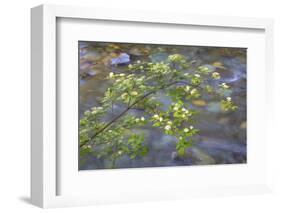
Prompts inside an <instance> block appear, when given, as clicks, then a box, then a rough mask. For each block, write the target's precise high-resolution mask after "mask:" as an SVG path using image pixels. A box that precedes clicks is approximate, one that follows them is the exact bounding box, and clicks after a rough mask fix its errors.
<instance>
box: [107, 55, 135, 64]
mask: <svg viewBox="0 0 281 213" xmlns="http://www.w3.org/2000/svg"><path fill="white" fill-rule="evenodd" d="M129 62H130V56H129V55H128V54H127V53H121V54H120V55H119V56H118V57H116V58H112V59H111V60H110V65H122V64H127V63H129Z"/></svg>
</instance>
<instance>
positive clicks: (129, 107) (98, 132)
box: [80, 81, 182, 147]
mask: <svg viewBox="0 0 281 213" xmlns="http://www.w3.org/2000/svg"><path fill="white" fill-rule="evenodd" d="M177 83H182V82H181V81H175V82H172V83H170V84H167V85H164V86H162V87H160V88H159V89H156V90H153V91H151V92H149V93H147V94H145V95H143V96H142V97H140V98H139V99H137V100H136V101H135V102H134V103H132V104H131V105H130V106H128V107H127V108H126V109H125V110H124V111H123V112H122V113H120V114H119V115H117V116H116V117H115V118H113V119H112V120H111V121H110V122H109V123H107V124H106V125H105V126H104V127H102V128H101V129H100V130H98V131H97V132H96V133H95V134H94V135H93V136H92V137H91V138H90V140H93V139H94V138H95V137H96V136H98V135H99V134H100V133H102V132H103V131H104V130H105V129H106V128H108V127H109V126H111V125H112V124H113V123H114V122H116V121H117V120H118V119H119V118H120V117H122V116H123V115H124V114H126V113H127V112H128V111H129V110H130V109H133V107H134V106H135V105H137V104H138V103H139V102H140V101H142V100H143V99H145V98H147V97H148V96H150V95H152V94H154V93H156V92H158V91H160V90H162V89H166V88H168V87H170V86H172V85H174V84H177ZM85 144H86V143H84V144H80V147H82V146H84V145H85Z"/></svg>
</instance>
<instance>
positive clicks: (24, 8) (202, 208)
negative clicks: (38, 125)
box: [0, 0, 281, 213]
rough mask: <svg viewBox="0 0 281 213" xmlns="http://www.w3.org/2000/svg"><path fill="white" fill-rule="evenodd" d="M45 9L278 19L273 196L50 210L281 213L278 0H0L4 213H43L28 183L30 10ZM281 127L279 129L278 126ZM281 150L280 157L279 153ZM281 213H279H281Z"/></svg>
mask: <svg viewBox="0 0 281 213" xmlns="http://www.w3.org/2000/svg"><path fill="white" fill-rule="evenodd" d="M42 3H55V4H71V5H77V4H78V5H80V6H98V7H111V8H116V9H118V8H123V9H140V10H154V11H167V12H171V11H172V12H174V13H176V12H186V13H192V14H216V15H231V16H251V17H269V18H274V19H275V50H274V51H275V76H274V83H275V90H274V91H272V92H274V93H275V95H276V97H277V99H276V101H275V109H276V111H275V113H276V116H275V126H276V129H275V130H274V132H275V133H274V134H275V141H271V142H272V146H273V147H274V152H273V153H272V156H273V163H274V164H273V165H272V168H273V169H274V171H275V172H274V174H275V177H274V179H275V187H274V189H275V190H274V193H273V194H271V195H259V196H242V197H225V198H202V199H191V200H183V201H170V202H156V203H139V204H122V205H121V204H119V205H108V206H94V207H80V208H71V209H50V210H47V211H50V212H63V211H67V212H77V211H83V212H101V213H103V212H116V213H117V212H124V213H127V212H130V213H131V212H136V213H138V212H164V213H165V212H169V213H171V212H205V213H206V212H216V213H219V212H227V213H232V212H235V213H237V212H241V211H242V212H255V213H258V212H280V210H281V205H280V200H281V181H280V180H281V166H280V163H279V162H281V154H280V153H279V152H280V151H281V145H280V144H281V138H280V136H279V135H280V134H279V131H280V130H281V125H280V124H279V119H280V118H281V116H280V114H281V113H280V112H279V111H280V110H279V111H278V110H277V109H280V108H281V103H280V99H281V94H280V91H281V90H280V88H281V86H280V85H278V83H279V84H281V74H280V73H281V72H280V69H281V62H280V60H279V58H280V56H281V49H280V48H281V45H280V44H281V13H280V8H281V5H279V3H280V1H278V0H276V1H274V0H259V1H257V0H256V1H254V0H252V1H251V0H232V1H226V0H211V1H210V0H192V1H190V0H182V1H181V0H172V1H164V0H154V1H153V0H138V1H133V0H102V1H98V0H80V1H79V2H78V1H77V2H76V1H74V0H56V1H48V0H45V1H39V0H8V1H5V0H2V1H1V6H0V16H1V18H0V23H1V24H0V27H1V28H0V38H1V39H0V42H1V43H0V44H1V45H0V62H1V65H0V70H1V77H0V94H1V103H0V124H1V128H0V136H1V140H0V143H1V148H0V164H1V167H0V168H1V171H0V212H39V211H40V209H39V208H36V207H34V206H32V205H30V204H29V187H30V184H29V178H30V175H29V173H30V166H29V164H30V156H29V153H30V152H29V149H30V134H29V132H30V127H29V125H30V119H29V117H30V112H29V107H30V104H29V102H30V95H29V93H30V38H29V37H30V10H29V9H30V8H31V7H33V6H37V5H39V4H42ZM278 125H280V126H278ZM279 129H280V130H279ZM279 150H280V151H279ZM278 210H279V211H278Z"/></svg>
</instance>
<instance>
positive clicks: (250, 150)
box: [31, 5, 273, 207]
mask: <svg viewBox="0 0 281 213" xmlns="http://www.w3.org/2000/svg"><path fill="white" fill-rule="evenodd" d="M272 30H273V24H272V20H269V19H256V18H238V17H216V16H195V15H188V14H164V13H163V14H162V13H161V12H157V13H151V12H147V11H113V10H112V11H110V12H109V11H105V10H102V9H99V8H83V7H81V8H80V7H66V6H52V5H43V6H39V7H36V8H33V9H32V38H31V39H32V147H31V153H32V162H31V168H32V173H31V177H32V180H31V183H32V184H31V185H32V187H31V199H32V203H34V204H35V205H38V206H40V207H57V206H74V205H90V204H99V203H116V202H139V201H144V200H165V199H179V198H181V199H182V198H187V197H194V196H206V195H232V194H251V193H262V192H269V191H270V177H271V175H270V169H269V167H270V166H269V165H268V164H269V162H270V161H269V159H268V154H267V153H268V150H270V148H268V147H269V146H270V144H269V142H270V134H269V132H270V125H272V124H271V122H270V119H271V116H270V113H271V112H270V110H268V109H270V108H271V104H272V96H271V95H270V89H271V87H272V85H271V84H269V79H270V78H272V77H273V72H272V71H273V68H272V66H273V65H272V64H273V63H272V53H273V50H272V47H273V41H272ZM265 109H267V110H265Z"/></svg>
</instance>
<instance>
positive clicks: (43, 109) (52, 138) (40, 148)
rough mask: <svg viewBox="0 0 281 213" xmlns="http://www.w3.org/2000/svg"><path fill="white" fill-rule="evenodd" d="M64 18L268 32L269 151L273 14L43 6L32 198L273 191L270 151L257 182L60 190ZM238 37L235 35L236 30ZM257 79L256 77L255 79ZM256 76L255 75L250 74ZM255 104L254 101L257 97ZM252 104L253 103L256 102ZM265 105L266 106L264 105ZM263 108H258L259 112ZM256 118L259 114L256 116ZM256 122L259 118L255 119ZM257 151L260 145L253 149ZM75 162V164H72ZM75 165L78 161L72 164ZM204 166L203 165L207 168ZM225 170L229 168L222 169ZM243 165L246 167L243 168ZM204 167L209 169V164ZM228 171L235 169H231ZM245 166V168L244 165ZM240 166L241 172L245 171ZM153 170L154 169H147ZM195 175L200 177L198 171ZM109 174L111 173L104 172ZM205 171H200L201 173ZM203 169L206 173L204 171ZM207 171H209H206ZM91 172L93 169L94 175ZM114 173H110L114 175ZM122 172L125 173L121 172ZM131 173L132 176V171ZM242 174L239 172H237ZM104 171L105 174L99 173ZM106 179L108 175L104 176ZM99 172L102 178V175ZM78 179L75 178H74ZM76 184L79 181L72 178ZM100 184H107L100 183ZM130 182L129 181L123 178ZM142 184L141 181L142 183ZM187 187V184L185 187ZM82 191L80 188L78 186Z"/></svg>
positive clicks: (51, 202) (76, 200)
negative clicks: (89, 191)
mask: <svg viewBox="0 0 281 213" xmlns="http://www.w3.org/2000/svg"><path fill="white" fill-rule="evenodd" d="M60 18H63V19H69V20H73V19H78V20H88V21H91V20H100V21H101V22H102V21H118V22H119V24H120V23H121V24H122V22H124V23H125V22H134V23H153V24H154V25H162V26H167V27H166V28H169V27H172V26H179V25H180V26H183V27H184V26H199V27H206V28H212V29H215V28H226V29H227V30H228V31H230V32H231V30H240V29H250V30H251V29H253V30H258V31H262V32H263V37H262V42H264V54H262V61H263V62H264V63H263V65H264V67H262V68H261V70H262V71H261V72H262V73H261V74H262V75H264V76H265V77H266V78H258V77H257V79H258V80H256V81H257V82H258V81H259V82H264V84H265V87H262V89H260V91H261V93H262V94H264V99H263V100H264V103H263V104H262V106H261V107H267V109H268V110H267V111H268V113H267V114H266V115H264V117H263V118H262V119H263V122H264V126H265V129H266V130H267V131H266V133H267V134H265V135H264V144H263V145H264V146H266V148H267V150H270V148H269V146H270V143H269V142H270V134H269V133H270V125H272V122H271V116H272V114H271V113H272V111H271V110H270V108H271V107H272V101H273V97H272V95H271V94H270V91H271V89H272V87H273V85H272V83H270V79H272V78H273V61H272V60H273V59H272V58H273V21H272V20H271V19H257V18H241V17H217V16H203V15H188V14H173V13H169V14H166V13H160V12H157V13H156V12H148V11H121V10H118V11H117V10H110V9H101V8H85V7H74V6H54V5H41V6H38V7H35V8H32V10H31V26H32V29H31V41H32V46H31V54H32V63H31V65H32V66H31V68H32V88H31V89H32V91H31V93H32V94H31V97H32V103H31V112H32V118H31V124H32V125H31V131H32V134H31V136H32V137H31V139H32V141H31V201H32V203H33V204H35V205H37V206H40V207H43V208H49V207H62V206H76V205H92V204H99V203H116V202H129V201H132V202H137V201H143V200H165V199H178V198H187V197H198V196H208V195H219V196H220V195H233V194H238V195H240V194H252V193H263V192H269V191H270V186H271V183H270V180H271V172H270V169H269V168H270V165H269V164H270V160H268V159H269V158H268V156H269V155H268V152H267V155H265V154H264V153H263V156H264V159H263V160H264V161H265V162H266V163H265V165H264V166H263V167H262V168H261V169H260V170H259V171H258V172H259V173H264V178H262V179H258V181H256V182H255V181H254V183H253V184H249V183H248V182H239V181H238V182H233V184H231V185H229V184H224V185H223V184H222V185H217V186H212V185H210V186H209V187H207V186H204V187H200V185H199V183H196V182H194V183H193V185H194V187H193V188H190V187H189V188H188V187H187V189H189V190H180V189H179V188H178V187H176V186H174V187H173V186H171V185H169V186H168V187H167V188H163V187H162V189H161V190H159V187H160V188H161V186H163V183H161V184H162V185H161V184H159V185H158V188H157V187H155V188H153V187H152V188H151V192H150V193H149V194H150V195H146V196H145V194H144V193H139V192H138V189H136V190H133V189H130V190H127V191H122V190H121V189H119V190H120V191H117V192H116V191H115V192H112V193H110V191H109V190H107V191H105V193H104V194H103V195H101V194H100V195H99V194H96V195H89V194H87V193H85V194H83V193H84V191H82V192H81V193H79V194H72V193H69V194H60V193H59V192H58V191H59V190H58V189H59V184H62V183H61V181H64V179H60V177H59V174H60V172H61V170H63V169H62V166H63V165H64V164H59V162H58V161H59V159H60V152H58V145H57V139H58V132H57V120H58V111H57V108H58V103H59V101H58V99H57V97H58V95H57V92H58V87H59V84H60V81H58V79H57V69H58V61H57V55H58V54H57V49H58V45H59V44H58V43H57V36H58V30H57V29H58V20H59V19H60ZM234 36H235V35H234ZM252 79H253V78H252ZM250 80H251V79H250ZM253 103H254V102H253ZM253 103H252V105H253ZM261 109H262V108H261ZM258 112H259V111H256V112H253V117H255V115H254V113H258ZM256 119H257V118H256ZM252 123H254V118H253V120H252ZM253 152H259V150H255V149H253ZM70 167H71V166H70ZM73 167H74V166H73ZM184 169H185V168H184V167H183V168H181V169H178V171H176V169H174V168H173V169H172V168H167V169H166V170H150V172H151V173H153V174H154V175H157V174H159V175H161V176H165V175H167V171H168V170H169V171H174V172H184ZM203 169H204V168H203ZM220 169H222V170H223V169H225V168H220ZM243 169H244V170H245V169H246V170H247V168H243ZM204 170H210V168H206V167H205V169H204ZM226 170H231V168H227V169H226ZM241 171H242V170H241ZM241 171H240V169H239V170H238V172H241ZM148 172H149V171H148ZM191 172H192V173H194V177H195V178H196V175H197V174H196V172H194V171H192V170H191ZM105 173H106V172H105ZM145 173H146V172H145V171H142V170H134V171H132V172H130V175H131V177H133V178H138V177H139V178H140V177H144V176H142V174H145ZM124 174H126V170H123V172H122V173H118V171H117V172H115V173H113V174H112V173H110V174H107V175H109V176H107V178H112V177H113V176H112V175H115V176H119V177H123V176H124ZM198 174H200V173H198ZM202 174H203V173H202ZM206 174H208V173H206ZM89 175H92V174H89ZM110 175H111V176H110ZM120 175H121V176H120ZM130 175H129V176H130ZM238 175H240V174H238ZM99 176H101V173H100V174H99ZM102 178H103V177H102ZM102 178H101V177H100V178H99V180H102ZM169 178H170V179H175V176H173V175H172V176H169ZM74 180H75V178H73V179H71V178H70V181H69V182H70V183H68V184H71V181H74ZM73 184H74V185H75V183H74V182H73ZM100 184H101V185H102V184H104V183H100ZM124 184H125V183H124ZM140 185H141V184H140ZM183 188H184V187H183ZM73 190H77V188H76V189H75V188H73ZM119 193H122V196H120V194H119Z"/></svg>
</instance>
